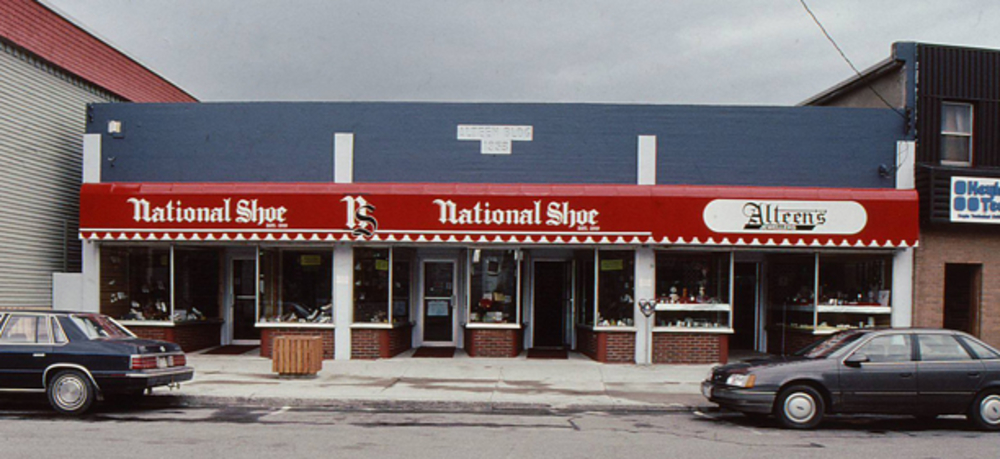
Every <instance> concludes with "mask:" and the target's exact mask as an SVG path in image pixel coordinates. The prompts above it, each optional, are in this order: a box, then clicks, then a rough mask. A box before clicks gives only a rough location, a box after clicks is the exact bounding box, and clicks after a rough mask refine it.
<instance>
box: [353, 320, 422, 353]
mask: <svg viewBox="0 0 1000 459" xmlns="http://www.w3.org/2000/svg"><path fill="white" fill-rule="evenodd" d="M412 337H413V326H412V325H409V324H407V325H400V326H396V327H394V328H355V329H352V330H351V358H352V359H360V360H373V359H388V358H391V357H395V356H396V355H399V354H400V353H401V352H403V351H406V350H408V349H410V347H411V345H410V344H411V343H412Z"/></svg>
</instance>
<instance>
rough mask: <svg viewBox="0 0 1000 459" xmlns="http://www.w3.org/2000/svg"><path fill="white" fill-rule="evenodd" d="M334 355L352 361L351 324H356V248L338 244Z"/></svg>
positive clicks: (334, 294) (334, 277) (334, 299)
mask: <svg viewBox="0 0 1000 459" xmlns="http://www.w3.org/2000/svg"><path fill="white" fill-rule="evenodd" d="M333 282H334V284H333V318H334V323H336V324H337V328H336V329H335V331H334V338H333V343H334V350H333V352H334V355H333V357H334V358H335V359H337V360H350V359H351V324H352V323H354V248H353V247H352V246H350V245H345V244H337V245H336V246H334V248H333Z"/></svg>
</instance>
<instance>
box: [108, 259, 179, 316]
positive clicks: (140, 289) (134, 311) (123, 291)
mask: <svg viewBox="0 0 1000 459" xmlns="http://www.w3.org/2000/svg"><path fill="white" fill-rule="evenodd" d="M170 258H171V249H170V247H114V246H104V247H101V313H103V314H107V315H109V316H111V317H114V318H116V319H120V320H136V321H170V320H172V319H171V316H172V314H173V311H172V307H171V304H172V299H171V287H170V266H171V260H170Z"/></svg>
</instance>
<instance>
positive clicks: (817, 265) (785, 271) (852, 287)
mask: <svg viewBox="0 0 1000 459" xmlns="http://www.w3.org/2000/svg"><path fill="white" fill-rule="evenodd" d="M768 270H769V274H768V278H769V282H768V292H769V295H768V300H769V305H770V311H769V316H770V318H771V319H770V320H769V322H770V323H771V326H772V328H774V329H790V330H797V331H808V332H812V333H816V334H823V333H833V332H836V331H838V330H844V329H849V328H859V327H877V326H888V325H889V321H890V314H891V306H890V301H891V285H892V257H891V255H883V254H878V255H872V254H867V255H862V254H825V253H819V254H808V255H805V254H803V255H773V256H771V257H769V258H768Z"/></svg>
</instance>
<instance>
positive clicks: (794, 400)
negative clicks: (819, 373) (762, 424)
mask: <svg viewBox="0 0 1000 459" xmlns="http://www.w3.org/2000/svg"><path fill="white" fill-rule="evenodd" d="M825 413H826V402H824V401H823V395H822V394H820V393H819V391H817V390H816V389H815V388H813V387H810V386H791V387H789V388H787V389H785V390H783V391H781V393H780V394H779V395H778V399H777V400H776V401H775V404H774V417H775V418H777V419H778V422H779V423H780V424H781V425H782V426H783V427H785V428H788V429H813V428H815V427H816V426H818V425H819V423H820V422H823V415H824V414H825Z"/></svg>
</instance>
